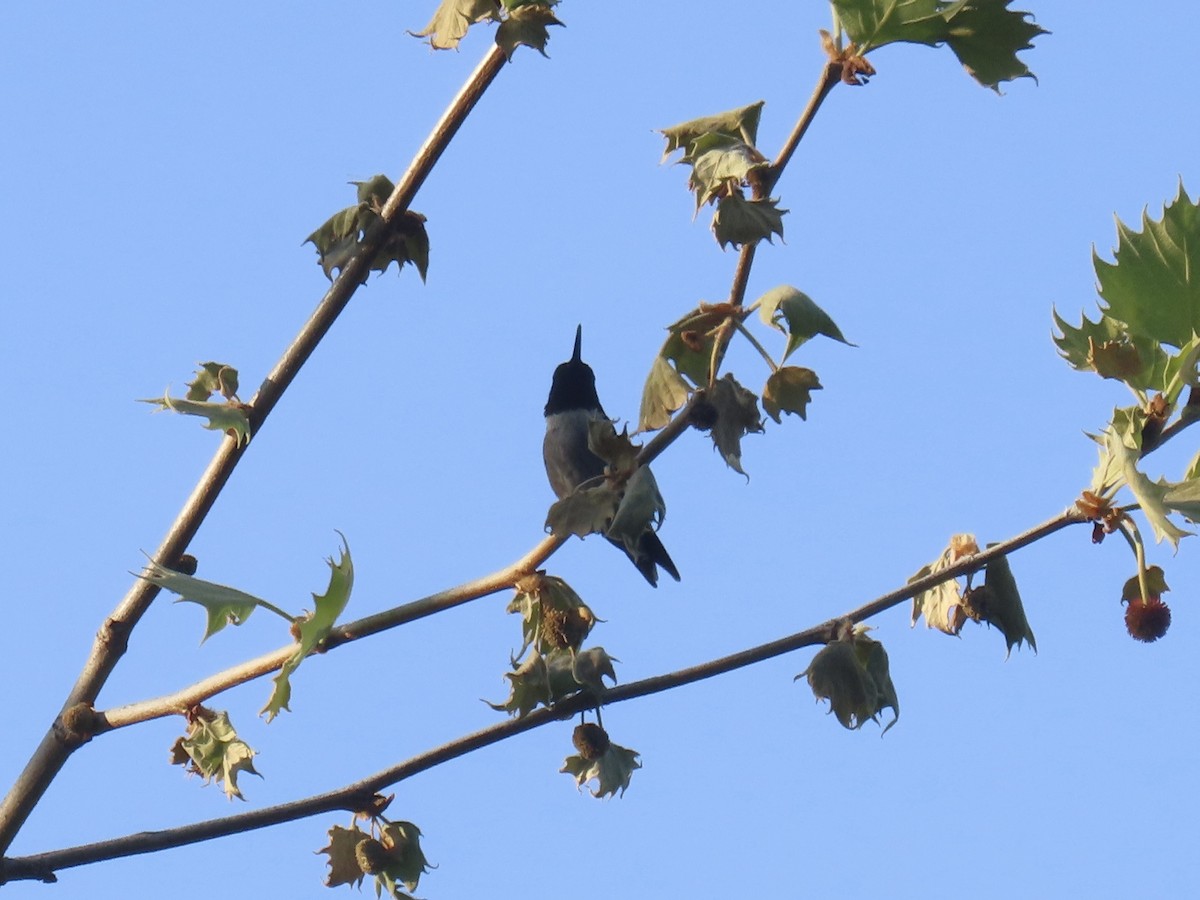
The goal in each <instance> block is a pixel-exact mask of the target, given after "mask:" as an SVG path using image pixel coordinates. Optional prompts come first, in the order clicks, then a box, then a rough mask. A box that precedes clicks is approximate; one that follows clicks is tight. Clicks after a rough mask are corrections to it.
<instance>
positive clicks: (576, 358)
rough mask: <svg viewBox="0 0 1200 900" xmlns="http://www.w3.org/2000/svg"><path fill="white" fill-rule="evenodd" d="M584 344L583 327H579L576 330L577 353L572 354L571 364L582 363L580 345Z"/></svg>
mask: <svg viewBox="0 0 1200 900" xmlns="http://www.w3.org/2000/svg"><path fill="white" fill-rule="evenodd" d="M582 343H583V326H582V325H578V326H576V328H575V352H574V353H572V354H571V362H582V361H583V356H582V355H581V352H580V345H581V344H582Z"/></svg>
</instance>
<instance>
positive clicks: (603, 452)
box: [588, 418, 642, 474]
mask: <svg viewBox="0 0 1200 900" xmlns="http://www.w3.org/2000/svg"><path fill="white" fill-rule="evenodd" d="M588 449H589V450H591V451H592V452H593V453H594V454H596V456H598V457H600V458H601V459H602V460H604V461H605V462H606V463H607V464H608V465H607V470H608V472H609V473H610V474H612V473H621V472H632V471H633V470H634V469H636V468H637V455H638V451H639V450H641V449H642V448H641V446H640V445H638V444H634V443H633V441H631V440H630V439H629V429H627V428H623V429H622V430H621V431H620V432H618V431H617V429H616V428H614V427H613V423H612V422H611V421H609V420H608V419H604V418H600V419H592V420H591V421H589V422H588Z"/></svg>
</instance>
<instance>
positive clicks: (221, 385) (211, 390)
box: [187, 362, 238, 401]
mask: <svg viewBox="0 0 1200 900" xmlns="http://www.w3.org/2000/svg"><path fill="white" fill-rule="evenodd" d="M237 389H238V373H237V369H235V368H234V367H233V366H227V365H225V363H219V362H206V363H200V368H199V369H197V370H196V380H195V381H189V382H188V392H187V399H188V400H197V401H204V400H207V399H208V398H209V397H211V396H212V395H213V394H218V393H219V394H220V395H221V396H222V397H224V398H225V399H226V400H236V399H237Z"/></svg>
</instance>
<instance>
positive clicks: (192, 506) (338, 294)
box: [0, 46, 504, 853]
mask: <svg viewBox="0 0 1200 900" xmlns="http://www.w3.org/2000/svg"><path fill="white" fill-rule="evenodd" d="M503 65H504V53H503V52H502V51H501V50H500V48H499V47H498V46H493V47H492V48H491V49H490V50H489V51H488V53H487V54H486V55H485V56H484V59H483V60H482V62H480V64H479V65H478V66H477V67H476V69H475V71H474V72H473V73H472V74H471V76H470V77H469V78H468V80H467V83H466V85H465V86H464V87H463V89H462V90H460V91H459V93H458V96H456V97H455V98H454V100H453V101H452V102H451V104H450V106H449V107H448V108H447V109H446V112H445V113H444V114H443V116H442V118H441V120H440V121H439V122H438V123H437V125H435V126H434V129H433V131H432V132H431V133H430V135H429V137H428V139H426V141H425V143H424V144H423V145H422V146H421V148H420V150H419V151H418V152H417V155H416V157H415V158H414V159H413V161H412V163H411V164H410V165H409V167H408V170H407V171H406V172H405V173H404V175H403V176H402V177H401V179H400V181H399V182H398V183H397V185H396V189H395V190H394V191H393V192H392V195H391V196H390V197H389V198H388V201H387V203H386V204H385V206H384V209H383V212H382V216H383V218H384V219H385V220H387V221H391V219H392V218H393V217H394V216H396V215H397V214H398V213H399V212H400V211H402V210H405V209H407V208H408V205H409V204H410V203H411V202H412V199H413V198H414V197H415V196H416V193H417V190H418V188H420V186H421V185H422V184H423V183H424V181H425V179H426V178H427V177H428V175H429V172H430V170H431V169H432V168H433V166H434V164H435V163H436V162H437V160H438V158H439V157H440V156H441V153H442V151H443V150H444V149H445V147H446V145H447V143H448V142H449V140H450V138H452V137H453V136H454V134H455V133H456V132H457V131H458V129H459V127H460V126H461V124H462V122H463V120H464V119H465V118H466V116H467V114H468V113H470V111H471V110H472V109H473V108H474V106H475V104H476V103H477V102H478V100H479V98H480V97H481V96H482V94H483V92H484V90H486V88H487V86H488V85H489V84H491V82H492V81H493V80H494V79H495V77H496V75H498V74H499V72H500V69H501V68H502V67H503ZM384 232H385V230H383V229H380V231H379V234H378V235H377V236H376V237H374V238H368V239H365V240H364V241H363V245H362V247H361V249H360V250H359V252H358V254H357V255H356V256H355V257H354V258H353V259H352V260H350V262H349V263H347V264H346V267H345V268H344V269H343V270H342V271H341V273H340V274H339V275H338V278H337V280H336V281H334V283H333V284H332V285H331V286H330V288H329V290H328V291H327V292H326V293H325V296H324V297H323V298H322V299H321V302H320V303H319V304H318V305H317V308H316V310H315V311H314V312H313V314H312V316H311V317H310V318H309V320H308V322H307V323H306V324H305V325H304V327H303V328H302V329H301V331H300V333H299V334H298V335H297V336H296V338H295V340H293V341H292V343H291V345H290V346H289V347H288V348H287V349H286V350H285V351H284V353H283V356H282V357H281V358H280V360H279V362H278V363H277V364H276V365H275V368H274V369H272V371H271V372H270V374H269V375H268V376H267V378H266V380H265V381H263V384H262V386H261V387H260V388H259V390H258V393H257V394H256V395H255V397H254V399H253V400H251V402H250V423H251V426H252V429H253V431H254V433H256V434H257V433H258V431H259V430H260V429H261V428H262V425H263V422H264V421H265V420H266V418H267V416H268V415H269V414H270V412H271V410H272V409H273V408H274V407H275V404H276V403H278V402H279V399H280V397H282V395H283V392H284V391H285V390H286V389H287V387H288V385H290V384H291V383H292V380H293V379H294V378H295V377H296V375H297V373H298V372H299V371H300V369H301V367H302V366H303V365H304V363H305V362H306V361H307V360H308V358H309V356H311V355H312V353H313V351H314V350H315V349H316V347H317V345H318V344H319V343H320V342H321V339H322V338H323V337H324V336H325V334H326V333H327V332H328V331H329V329H330V328H331V327H332V326H333V323H334V322H335V321H336V320H337V317H338V316H339V315H340V314H341V312H342V310H343V309H345V308H346V305H347V304H348V303H349V302H350V298H351V297H352V296H353V295H354V292H355V291H356V290H357V288H358V287H359V285H360V284H362V282H363V281H364V279H365V278H366V276H367V274H368V272H369V266H370V262H371V259H372V257H373V256H374V255H375V250H376V249H377V246H376V243H377V242H378V241H379V240H382V238H383V237H384ZM245 450H246V447H245V446H240V447H239V446H238V444H237V442H236V441H235V440H234V439H233V438H231V437H226V438H225V439H224V440H223V441H222V442H221V446H220V448H219V449H218V450H217V452H216V454H215V455H214V456H213V458H212V460H211V461H210V462H209V464H208V467H207V468H206V469H205V471H204V473H203V474H202V475H201V476H200V480H199V481H198V482H197V484H196V487H195V488H194V489H193V490H192V493H191V496H189V497H188V499H187V500H186V501H185V503H184V505H183V508H182V509H181V510H180V512H179V515H178V516H176V518H175V521H174V522H173V523H172V524H171V526H170V528H169V529H168V530H167V534H166V537H164V538H163V541H162V543H161V544H160V545H159V547H158V550H157V551H155V553H154V556H153V559H154V560H155V561H156V562H158V563H160V564H163V565H171V564H172V563H174V562H175V561H176V560H177V559H178V558H179V556H180V555H181V554H182V553H183V551H184V550H185V549H187V546H188V544H189V543H190V542H191V540H192V538H193V537H195V535H196V532H197V531H198V530H199V529H200V525H201V524H202V523H203V522H204V519H205V517H206V516H207V515H208V513H209V511H210V510H211V509H212V507H213V504H214V503H215V502H216V499H217V497H218V496H219V495H220V493H221V490H222V489H223V488H224V486H225V484H226V482H228V480H229V477H230V475H232V474H233V470H234V468H236V466H237V464H238V461H239V460H240V459H241V457H242V454H243V453H244V452H245ZM157 594H158V588H157V587H156V586H155V585H152V584H151V583H150V582H147V581H145V580H143V579H140V578H139V579H138V580H137V581H136V583H135V584H134V585H133V587H132V588H130V590H129V593H127V594H126V595H125V597H124V598H123V599H122V600H121V602H120V603H118V604H117V607H116V609H115V610H114V611H113V612H112V613H111V614H110V615H109V617H108V618H107V619H106V620H105V621H104V624H103V625H102V626H101V628H100V630H99V632H98V633H97V635H96V640H95V642H94V643H93V646H92V650H91V653H90V655H89V656H88V659H87V661H86V662H85V663H84V666H83V669H82V671H81V672H80V675H79V677H78V678H77V679H76V682H75V685H74V686H73V687H72V688H71V691H70V693H69V694H68V696H67V699H66V701H65V702H64V703H63V707H62V708H63V710H65V709H67V708H69V707H71V706H74V705H75V704H77V703H87V704H92V703H94V702H95V700H96V697H97V696H98V695H99V693H100V689H101V688H102V687H103V686H104V684H105V682H106V681H107V680H108V677H109V675H110V674H111V673H112V670H113V668H114V667H115V666H116V664H117V661H118V660H119V659H120V658H121V657H122V656H123V655H124V653H125V648H126V646H127V644H128V640H129V633H130V631H131V630H132V629H133V627H134V626H135V625H136V624H137V622H138V620H139V619H141V617H142V615H143V614H144V613H145V612H146V610H147V609H148V608H149V606H150V602H151V601H152V600H153V599H154V598H155V596H157ZM79 745H80V743H79V740H78V738H77V737H74V736H72V735H71V734H70V733H68V732H66V731H65V730H64V729H63V728H62V725H61V712H60V716H59V718H56V719H55V722H54V724H53V725H52V726H51V728H50V730H49V731H48V732H47V733H46V735H45V736H44V737H43V738H42V741H41V743H40V744H39V745H38V747H37V749H36V750H35V751H34V753H33V755H32V756H31V757H30V760H29V762H28V763H27V764H26V766H25V769H24V771H22V773H21V774H20V775H19V776H18V777H17V779H16V781H14V782H13V785H12V787H11V788H10V789H9V792H8V794H7V796H6V797H5V798H4V800H3V802H0V853H2V852H3V851H4V850H6V849H7V848H8V847H9V846H10V845H11V843H12V841H13V838H14V837H16V834H17V832H18V831H19V830H20V829H21V826H22V825H24V823H25V820H26V819H27V818H28V817H29V814H30V813H31V812H32V811H33V809H34V807H35V806H36V805H37V803H38V801H39V800H40V799H41V797H42V795H43V794H44V793H45V792H46V789H47V788H48V787H49V786H50V783H51V782H52V781H53V780H54V777H55V776H56V775H57V774H58V772H59V771H60V770H61V769H62V767H63V765H64V764H65V763H66V761H67V758H68V757H69V756H70V755H71V753H72V752H74V750H75V749H76V748H77V747H78V746H79Z"/></svg>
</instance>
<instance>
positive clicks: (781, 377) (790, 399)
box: [762, 366, 821, 422]
mask: <svg viewBox="0 0 1200 900" xmlns="http://www.w3.org/2000/svg"><path fill="white" fill-rule="evenodd" d="M819 390H821V382H820V381H819V380H817V373H816V372H814V371H813V370H812V369H805V368H803V367H802V366H784V367H783V368H781V369H776V370H775V371H774V372H772V373H771V376H770V377H769V378H768V379H767V383H766V385H765V386H764V387H763V393H762V404H763V409H765V410H766V411H767V415H769V416H770V417H771V418H772V419H774V420H775V421H776V422H782V421H783V420H782V418H780V413H795V414H796V415H798V416H799V417H800V418H801V419H807V418H808V416H807V412H808V404H809V401H811V400H812V391H819Z"/></svg>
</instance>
